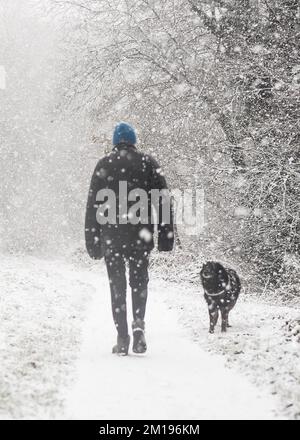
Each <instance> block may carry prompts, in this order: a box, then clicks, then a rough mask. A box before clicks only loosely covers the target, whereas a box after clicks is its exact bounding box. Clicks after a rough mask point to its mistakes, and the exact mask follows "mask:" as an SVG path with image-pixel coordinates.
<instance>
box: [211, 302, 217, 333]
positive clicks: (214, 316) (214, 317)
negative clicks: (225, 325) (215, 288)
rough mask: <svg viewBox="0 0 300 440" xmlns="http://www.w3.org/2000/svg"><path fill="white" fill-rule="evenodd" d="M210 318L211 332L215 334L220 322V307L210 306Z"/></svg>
mask: <svg viewBox="0 0 300 440" xmlns="http://www.w3.org/2000/svg"><path fill="white" fill-rule="evenodd" d="M209 319H210V327H209V333H211V334H214V332H215V327H216V325H217V323H218V319H219V311H218V308H217V307H216V306H214V305H211V306H210V308H209Z"/></svg>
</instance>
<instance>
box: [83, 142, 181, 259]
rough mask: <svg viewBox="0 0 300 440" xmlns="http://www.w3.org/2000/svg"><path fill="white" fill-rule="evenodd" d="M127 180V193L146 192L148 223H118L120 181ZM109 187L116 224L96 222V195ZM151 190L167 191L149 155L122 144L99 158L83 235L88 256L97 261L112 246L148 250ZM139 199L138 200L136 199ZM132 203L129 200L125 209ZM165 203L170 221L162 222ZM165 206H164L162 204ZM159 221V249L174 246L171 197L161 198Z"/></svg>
mask: <svg viewBox="0 0 300 440" xmlns="http://www.w3.org/2000/svg"><path fill="white" fill-rule="evenodd" d="M120 182H127V186H128V193H129V192H131V191H132V190H135V189H142V190H144V191H146V192H147V194H148V210H147V211H146V213H147V215H148V221H147V224H145V221H143V224H142V223H141V222H140V223H138V224H135V225H134V224H131V223H129V224H120V216H119V209H118V206H119V183H120ZM103 189H108V190H112V191H113V192H114V194H116V200H117V215H116V219H117V221H116V223H115V224H106V225H100V223H99V222H98V221H97V210H98V208H99V206H100V202H99V201H97V194H98V192H99V191H100V190H103ZM153 189H157V190H163V189H165V190H167V183H166V180H165V178H164V176H163V175H162V173H161V169H160V167H159V165H158V163H157V162H156V161H155V160H154V159H153V158H152V157H151V156H150V155H148V154H144V153H142V152H140V151H138V150H137V149H136V148H135V147H134V146H131V145H127V144H121V145H118V146H117V147H115V148H114V150H113V151H112V153H111V154H110V155H108V156H106V157H104V158H103V159H101V160H100V161H99V163H98V165H97V167H96V169H95V172H94V175H93V177H92V181H91V186H90V191H89V197H88V202H87V210H86V222H85V238H86V247H87V251H88V253H89V255H90V257H91V258H93V259H96V260H99V259H101V258H103V257H104V256H105V254H106V253H107V252H108V251H109V252H110V251H111V249H116V250H118V251H122V250H124V252H125V251H127V252H126V253H128V251H129V253H130V250H131V249H132V250H136V249H141V250H142V249H144V250H145V251H147V252H150V251H151V250H152V249H153V248H154V240H153V236H154V232H155V226H154V225H153V224H152V223H153V222H152V221H151V218H152V216H151V214H152V212H153V203H152V202H151V197H150V192H151V190H153ZM138 200H139V199H137V201H138ZM135 203H136V201H135V202H134V203H133V202H132V203H130V202H128V208H130V206H131V205H134V204H135ZM165 203H167V209H169V210H170V221H169V223H163V220H165V218H163V216H162V209H163V205H164V204H165ZM164 206H165V205H164ZM156 214H157V223H158V249H159V251H161V252H169V251H171V250H172V249H173V246H174V229H173V209H172V203H171V200H170V196H169V195H168V193H167V196H166V197H165V198H164V199H163V200H162V199H161V198H160V203H159V213H158V212H157V213H156Z"/></svg>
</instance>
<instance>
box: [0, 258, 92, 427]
mask: <svg viewBox="0 0 300 440" xmlns="http://www.w3.org/2000/svg"><path fill="white" fill-rule="evenodd" d="M0 289H1V297H0V317H1V327H0V328H1V333H0V365H1V382H0V418H1V419H11V418H13V419H24V418H26V419H27V418H34V419H43V418H52V417H54V416H57V415H58V414H59V413H61V411H62V404H63V399H62V394H61V393H62V391H63V390H64V389H65V387H66V386H67V385H68V384H69V382H70V378H71V373H72V370H73V368H74V361H75V359H76V357H77V355H78V350H79V346H80V345H79V344H80V336H81V330H82V318H83V316H84V309H85V304H86V303H87V302H88V301H89V295H90V286H89V288H87V285H86V284H85V283H84V281H82V280H81V279H80V278H79V275H78V274H77V273H76V270H75V269H74V268H71V267H70V266H68V265H66V264H63V263H62V262H50V261H43V260H40V259H37V258H29V257H22V256H20V257H19V258H16V257H6V256H5V257H4V256H2V257H1V268H0Z"/></svg>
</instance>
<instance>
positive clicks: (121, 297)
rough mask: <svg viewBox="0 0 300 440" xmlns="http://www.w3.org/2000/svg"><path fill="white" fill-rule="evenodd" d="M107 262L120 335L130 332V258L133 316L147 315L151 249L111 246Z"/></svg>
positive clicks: (140, 317) (139, 317)
mask: <svg viewBox="0 0 300 440" xmlns="http://www.w3.org/2000/svg"><path fill="white" fill-rule="evenodd" d="M105 261H106V266H107V272H108V277H109V282H110V289H111V302H112V312H113V318H114V321H115V325H116V327H117V331H118V334H119V336H121V337H122V338H126V337H127V336H128V323H127V307H126V291H127V280H126V261H128V262H129V284H130V287H131V289H132V310H133V318H134V320H135V321H136V320H137V319H141V320H142V321H143V320H144V319H145V313H146V305H147V297H148V283H149V275H148V267H149V252H148V251H144V250H131V251H130V252H129V251H128V252H124V251H118V250H110V251H109V252H107V254H106V257H105Z"/></svg>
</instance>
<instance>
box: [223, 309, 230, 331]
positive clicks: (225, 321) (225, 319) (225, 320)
mask: <svg viewBox="0 0 300 440" xmlns="http://www.w3.org/2000/svg"><path fill="white" fill-rule="evenodd" d="M221 314H222V332H223V333H226V331H227V328H228V327H229V310H228V308H227V307H225V308H224V309H222V310H221Z"/></svg>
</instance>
